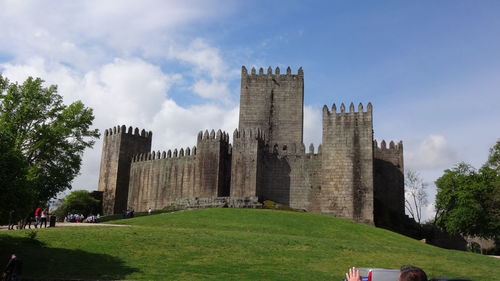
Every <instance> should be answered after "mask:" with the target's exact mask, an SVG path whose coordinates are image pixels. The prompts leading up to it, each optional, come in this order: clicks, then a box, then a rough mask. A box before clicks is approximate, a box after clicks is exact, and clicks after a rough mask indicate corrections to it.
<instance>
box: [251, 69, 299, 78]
mask: <svg viewBox="0 0 500 281" xmlns="http://www.w3.org/2000/svg"><path fill="white" fill-rule="evenodd" d="M241 77H242V78H253V79H258V78H261V79H288V78H292V79H293V78H295V79H297V78H301V79H303V77H304V71H303V70H302V67H299V69H298V70H297V74H292V69H291V68H290V67H287V68H286V72H285V73H281V70H280V68H279V67H276V68H275V69H274V71H273V69H272V68H271V67H270V66H269V67H268V68H267V71H266V72H265V73H264V69H263V68H262V67H260V68H259V71H258V72H257V70H256V69H255V67H252V68H251V70H250V73H248V71H247V68H246V67H245V66H242V67H241Z"/></svg>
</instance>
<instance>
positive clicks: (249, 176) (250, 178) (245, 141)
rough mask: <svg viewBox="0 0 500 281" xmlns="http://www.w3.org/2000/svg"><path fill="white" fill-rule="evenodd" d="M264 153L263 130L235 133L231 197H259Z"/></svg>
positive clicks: (246, 130)
mask: <svg viewBox="0 0 500 281" xmlns="http://www.w3.org/2000/svg"><path fill="white" fill-rule="evenodd" d="M263 153H264V135H263V133H262V131H261V130H255V129H254V130H252V129H245V130H241V131H240V130H238V129H236V130H235V131H234V133H233V147H232V152H231V154H232V160H231V191H230V195H231V196H234V197H246V196H259V194H260V193H261V190H260V189H261V188H262V186H263V183H262V173H263V169H264V167H263Z"/></svg>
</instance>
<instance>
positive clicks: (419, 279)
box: [398, 265, 427, 281]
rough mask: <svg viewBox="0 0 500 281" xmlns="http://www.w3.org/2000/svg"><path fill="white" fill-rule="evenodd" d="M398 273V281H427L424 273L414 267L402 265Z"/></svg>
mask: <svg viewBox="0 0 500 281" xmlns="http://www.w3.org/2000/svg"><path fill="white" fill-rule="evenodd" d="M400 271H401V273H400V274H399V280H398V281H427V275H426V274H425V272H424V271H423V270H422V269H421V268H418V267H416V266H412V265H404V266H402V267H401V269H400Z"/></svg>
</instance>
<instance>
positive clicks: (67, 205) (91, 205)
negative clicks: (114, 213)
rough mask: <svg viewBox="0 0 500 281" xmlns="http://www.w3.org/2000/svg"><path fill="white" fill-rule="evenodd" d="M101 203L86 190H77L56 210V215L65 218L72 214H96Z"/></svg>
mask: <svg viewBox="0 0 500 281" xmlns="http://www.w3.org/2000/svg"><path fill="white" fill-rule="evenodd" d="M99 203H100V201H99V200H97V199H95V198H94V197H92V195H91V194H90V193H89V192H88V191H86V190H75V191H73V192H71V193H70V194H69V195H68V196H66V197H65V198H64V199H63V202H62V205H61V206H60V207H59V208H58V209H57V210H56V215H57V216H59V217H64V216H66V215H67V214H68V213H72V214H84V215H86V216H87V215H89V214H96V212H97V210H98V208H99Z"/></svg>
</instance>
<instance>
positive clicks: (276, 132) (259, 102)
mask: <svg viewBox="0 0 500 281" xmlns="http://www.w3.org/2000/svg"><path fill="white" fill-rule="evenodd" d="M303 121H304V73H303V71H302V68H299V70H298V73H297V74H292V71H291V69H290V67H288V68H287V70H286V74H280V69H279V68H278V67H276V70H275V72H274V73H273V70H272V69H271V67H269V68H268V69H267V74H264V70H263V69H262V68H260V69H259V73H258V74H257V73H256V70H255V68H252V70H251V73H250V74H248V73H247V69H246V67H244V66H243V67H242V69H241V96H240V122H239V130H240V131H243V130H248V129H256V128H260V129H261V130H262V132H263V133H264V135H265V136H266V141H267V142H268V143H269V144H270V145H271V147H272V146H274V145H275V144H282V145H288V146H289V145H290V144H292V143H293V144H296V145H301V144H302V138H303V123H304V122H303Z"/></svg>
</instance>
